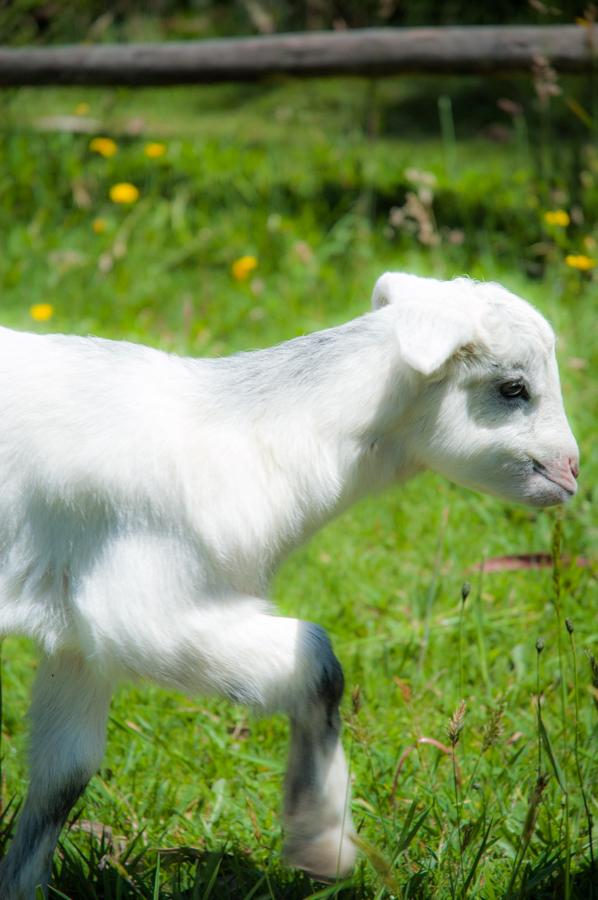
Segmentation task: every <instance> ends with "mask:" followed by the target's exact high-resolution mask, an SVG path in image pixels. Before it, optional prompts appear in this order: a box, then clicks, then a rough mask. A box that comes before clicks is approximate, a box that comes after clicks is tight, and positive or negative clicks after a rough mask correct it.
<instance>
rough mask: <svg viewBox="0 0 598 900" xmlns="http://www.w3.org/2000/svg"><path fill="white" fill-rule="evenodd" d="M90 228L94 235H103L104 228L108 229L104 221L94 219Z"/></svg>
mask: <svg viewBox="0 0 598 900" xmlns="http://www.w3.org/2000/svg"><path fill="white" fill-rule="evenodd" d="M91 227H92V229H93V231H94V232H95V234H104V232H105V231H106V228H107V227H108V224H107V222H106V219H94V220H93V222H92V223H91Z"/></svg>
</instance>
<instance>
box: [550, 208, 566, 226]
mask: <svg viewBox="0 0 598 900" xmlns="http://www.w3.org/2000/svg"><path fill="white" fill-rule="evenodd" d="M544 221H545V222H546V224H547V225H558V226H559V227H560V228H566V227H567V225H568V224H569V222H570V221H571V219H570V217H569V213H568V212H565V210H564V209H549V210H547V212H545V213H544Z"/></svg>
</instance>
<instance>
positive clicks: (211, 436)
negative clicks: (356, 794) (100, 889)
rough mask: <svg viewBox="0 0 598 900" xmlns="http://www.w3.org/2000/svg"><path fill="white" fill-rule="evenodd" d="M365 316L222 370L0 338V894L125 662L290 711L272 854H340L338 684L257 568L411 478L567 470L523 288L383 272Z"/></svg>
mask: <svg viewBox="0 0 598 900" xmlns="http://www.w3.org/2000/svg"><path fill="white" fill-rule="evenodd" d="M373 305H374V310H373V311H372V312H370V313H369V314H366V315H364V316H362V317H360V318H358V319H355V320H353V321H351V322H348V323H347V324H345V325H342V326H340V327H337V328H332V329H329V330H326V331H321V332H318V333H316V334H312V335H308V336H305V337H301V338H297V339H295V340H292V341H289V342H287V343H284V344H281V345H279V346H277V347H273V348H270V349H268V350H262V351H258V352H254V353H247V354H239V355H236V356H232V357H229V358H224V359H217V360H197V359H183V358H179V357H176V356H172V355H168V354H165V353H161V352H159V351H157V350H153V349H149V348H147V347H142V346H138V345H134V344H129V343H118V342H110V341H103V340H98V339H94V338H78V337H66V336H62V335H49V336H40V335H30V334H22V333H17V332H13V331H9V330H7V329H0V483H1V484H2V492H1V493H0V548H1V549H0V561H1V566H0V633H2V634H8V633H12V632H21V633H25V634H28V635H30V636H32V637H33V638H35V639H36V640H37V641H38V642H39V644H40V645H41V647H42V648H43V650H44V651H45V653H46V659H45V661H44V662H43V663H42V665H41V667H40V672H39V675H38V680H37V683H36V686H35V689H34V693H33V700H32V707H31V722H32V735H31V786H30V789H29V793H28V796H27V799H26V802H25V804H24V807H23V811H22V813H21V817H20V820H19V825H18V829H17V833H16V837H15V839H14V842H13V844H12V847H11V849H10V851H9V853H8V856H7V857H6V859H5V860H4V862H3V864H2V866H1V867H0V896H2V897H11V898H30V897H32V896H34V895H35V889H36V885H37V884H40V883H41V884H42V885H44V884H46V883H47V879H48V871H49V862H48V861H49V860H50V859H51V855H52V852H53V848H54V845H55V842H56V839H57V836H58V834H59V832H60V828H61V827H62V824H63V822H64V820H65V819H66V816H67V815H68V812H69V809H70V808H71V806H72V804H73V803H74V802H75V801H76V799H77V797H78V796H79V795H80V793H81V791H82V790H83V789H84V787H85V784H86V783H87V781H88V779H89V778H90V777H91V776H92V775H93V773H94V772H95V770H96V769H97V767H98V766H99V764H100V761H101V758H102V753H103V747H104V740H105V725H106V717H107V712H108V706H109V702H110V696H111V694H112V691H113V689H114V687H115V685H116V684H117V682H118V681H119V680H120V679H122V678H128V677H136V676H141V677H147V678H152V679H154V680H155V681H157V682H159V683H161V684H164V685H166V686H171V687H175V688H177V689H180V690H185V691H189V692H191V693H197V692H206V693H212V694H215V695H218V696H223V697H228V698H229V699H231V700H233V701H234V702H239V703H245V704H247V705H249V706H251V707H253V708H254V709H256V710H258V711H261V712H270V711H274V710H282V711H284V712H286V713H287V714H288V715H289V717H290V719H291V723H292V728H291V749H290V755H289V767H288V772H287V775H286V779H285V785H286V787H285V821H286V823H287V828H288V832H289V837H288V841H287V854H288V857H289V859H290V860H291V861H293V862H294V863H295V864H296V865H298V866H300V867H302V868H304V869H306V870H307V871H310V872H315V873H316V874H319V875H325V876H326V877H327V878H329V877H334V875H335V874H346V872H347V871H348V870H349V869H350V867H351V865H352V863H353V857H354V847H353V842H352V841H351V837H350V836H351V834H352V833H353V826H352V823H351V816H350V811H349V775H348V770H347V766H346V763H345V759H344V756H343V751H342V747H341V744H340V740H339V735H340V719H339V715H338V705H339V702H340V699H341V696H342V692H343V673H342V669H341V666H340V663H339V662H338V660H337V659H336V657H335V655H334V653H333V650H332V647H331V644H330V641H329V639H328V637H327V635H326V634H325V632H324V631H323V630H322V629H321V628H319V627H318V626H317V625H313V624H311V623H306V622H301V621H299V620H297V619H292V618H282V617H279V616H276V615H273V614H272V611H271V609H270V606H269V603H268V601H267V599H266V598H267V594H268V587H269V582H270V578H271V576H272V573H273V572H274V571H275V569H276V566H277V565H278V563H279V561H280V560H281V559H282V558H283V557H284V556H285V555H286V554H287V553H288V552H289V551H290V550H292V548H293V547H295V546H296V545H297V544H299V543H300V542H301V541H302V540H304V539H305V538H306V537H307V536H308V535H310V534H311V533H312V532H314V531H315V530H316V529H317V528H319V527H320V526H321V525H322V524H323V523H325V522H326V521H328V520H329V519H330V518H332V517H333V516H335V515H337V514H338V513H339V512H341V511H342V510H343V509H345V508H346V507H347V506H349V505H350V504H351V503H352V502H354V501H355V500H357V499H358V498H359V497H361V496H363V495H364V494H367V493H369V492H371V491H374V490H381V489H383V488H384V487H386V486H387V485H389V484H391V483H392V482H395V481H401V480H406V479H407V478H410V477H412V476H413V475H414V474H416V473H417V472H418V471H421V470H422V469H426V468H431V469H434V470H436V471H438V472H440V473H442V474H444V475H446V476H447V477H448V478H453V479H454V480H457V481H459V480H461V481H464V482H465V483H466V484H470V485H472V486H475V487H477V488H479V489H482V490H487V491H490V492H496V493H500V494H502V495H503V496H507V497H510V498H514V499H518V500H521V501H523V502H526V503H531V504H532V505H538V506H545V505H550V504H552V503H555V502H561V501H563V500H565V499H567V497H568V496H569V495H570V494H572V493H573V490H574V487H575V478H576V476H577V472H578V451H577V446H576V444H575V440H574V438H573V436H572V434H571V431H570V429H569V426H568V424H567V420H566V418H565V413H564V411H563V405H562V399H561V393H560V387H559V380H558V372H557V367H556V359H555V353H554V335H553V333H552V330H551V329H550V327H549V325H548V324H547V323H546V321H545V320H544V319H543V318H542V317H541V316H540V314H539V313H538V312H536V311H535V310H534V309H533V308H532V307H531V306H529V305H528V304H527V303H525V301H523V300H521V299H519V298H518V297H515V296H514V295H512V294H510V293H509V292H507V291H506V290H505V289H504V288H501V287H499V286H498V285H481V284H475V283H474V282H471V281H468V280H467V279H457V280H456V281H453V282H440V281H435V280H433V279H421V278H417V277H415V276H409V275H403V274H400V273H387V274H386V275H384V276H382V278H381V279H380V280H379V281H378V283H377V285H376V287H375V290H374V298H373ZM554 473H557V474H556V475H555V474H554Z"/></svg>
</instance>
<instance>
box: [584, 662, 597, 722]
mask: <svg viewBox="0 0 598 900" xmlns="http://www.w3.org/2000/svg"><path fill="white" fill-rule="evenodd" d="M586 656H587V657H588V662H589V664H590V671H591V673H592V687H593V688H594V705H595V707H596V709H598V660H596V657H595V656H594V654H593V653H592V652H591V651H590V650H586Z"/></svg>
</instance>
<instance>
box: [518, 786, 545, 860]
mask: <svg viewBox="0 0 598 900" xmlns="http://www.w3.org/2000/svg"><path fill="white" fill-rule="evenodd" d="M547 784H548V775H544V774H542V773H540V774H539V775H538V778H537V779H536V783H535V785H534V789H533V791H532V794H531V797H530V798H529V804H528V807H527V815H526V817H525V822H524V825H523V831H522V833H521V837H522V840H523V844H524V846H527V845H528V844H529V842H530V841H531V839H532V835H533V833H534V830H535V828H536V820H537V818H538V809H539V807H540V802H541V800H542V794H543V793H544V791H545V790H546V785H547Z"/></svg>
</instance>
